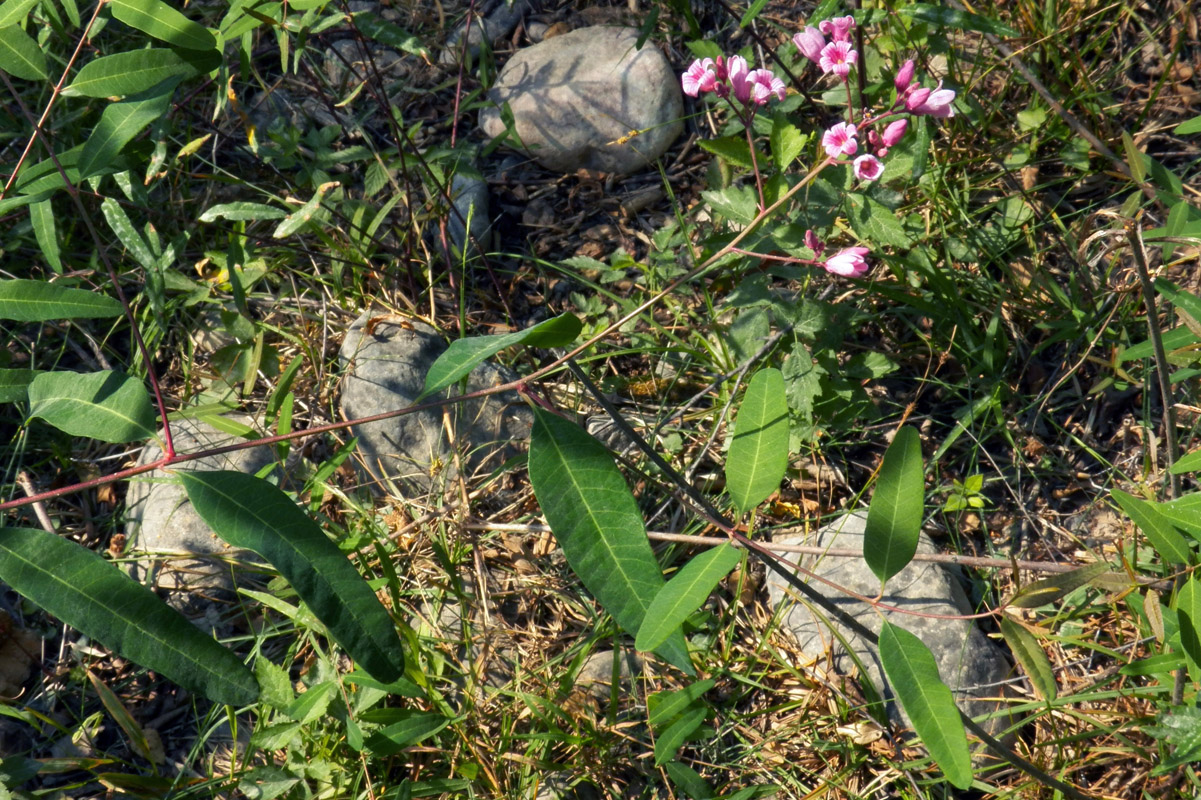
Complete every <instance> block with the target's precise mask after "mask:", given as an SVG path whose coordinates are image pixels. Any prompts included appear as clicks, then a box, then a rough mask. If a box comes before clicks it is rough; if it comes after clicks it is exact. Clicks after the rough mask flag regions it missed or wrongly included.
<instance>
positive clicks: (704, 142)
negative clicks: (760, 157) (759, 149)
mask: <svg viewBox="0 0 1201 800" xmlns="http://www.w3.org/2000/svg"><path fill="white" fill-rule="evenodd" d="M697 145H698V146H699V147H700V148H701V149H702V150H704V151H705V152H707V153H711V154H712V155H715V156H717V157H718V158H720V159H722V160H724V161H729V162H730V163H731V164H733V165H734V166H736V167H742V168H743V169H751V168H752V166H753V162H752V161H751V148H750V146H748V145H747V143H746V137H745V136H742V135H738V136H723V137H721V138H720V139H698V140H697Z"/></svg>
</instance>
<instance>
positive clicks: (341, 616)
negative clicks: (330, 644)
mask: <svg viewBox="0 0 1201 800" xmlns="http://www.w3.org/2000/svg"><path fill="white" fill-rule="evenodd" d="M179 476H180V479H181V481H182V482H183V486H184V489H185V490H186V491H187V493H188V499H189V500H191V501H192V505H193V506H194V507H195V508H196V511H197V513H199V514H200V517H201V519H203V520H204V521H205V522H206V523H207V524H208V525H209V527H211V528H212V529H213V531H214V532H215V533H216V534H217V535H218V536H220V537H221V538H222V539H224V540H225V541H227V542H229V543H230V544H232V545H233V546H234V547H242V548H245V549H247V550H252V551H254V552H255V553H258V554H259V555H260V556H262V557H263V558H265V559H266V560H267V561H268V562H270V563H271V564H272V565H273V566H274V567H275V568H276V569H278V570H279V572H280V574H281V575H283V576H284V577H285V578H287V579H288V581H289V582H290V583H291V584H292V588H294V589H295V590H296V594H298V595H299V596H300V599H301V600H303V601H304V602H305V603H307V604H308V606H309V609H310V610H311V611H312V612H313V614H314V615H315V616H316V617H317V619H319V620H321V622H322V623H324V624H325V626H326V628H328V629H329V632H330V636H332V637H333V638H334V641H336V642H337V643H338V644H340V645H341V646H342V648H343V649H344V650H345V651H346V652H347V654H348V655H350V657H351V658H353V659H354V660H355V661H357V662H358V663H359V664H360V665H361V666H362V667H363V669H365V670H366V671H367V672H368V673H370V674H371V675H372V676H374V677H376V678H378V679H379V680H381V681H385V682H387V681H394V680H396V679H397V678H399V677H400V676H401V675H402V674H403V671H404V651H403V650H402V648H401V643H400V637H399V636H398V635H397V633H396V625H395V624H394V623H393V622H392V617H391V616H389V614H388V611H387V609H385V608H384V607H383V605H382V604H381V603H380V601H379V598H377V597H376V596H375V592H373V591H371V587H369V586H368V585H367V582H366V581H365V580H364V579H363V577H362V576H361V575H360V574H359V573H358V571H357V570H356V569H355V568H354V565H353V564H351V562H350V561H349V559H347V558H346V556H345V555H344V554H343V553H342V552H341V551H340V550H339V549H338V546H337V545H336V544H334V543H333V542H332V541H331V540H330V539H329V537H328V536H326V535H325V532H324V531H322V530H321V528H320V526H318V525H317V523H316V522H314V521H313V520H312V519H310V518H309V516H308V515H307V514H305V513H304V512H303V511H302V510H301V509H300V508H298V507H297V505H296V504H295V503H294V502H292V500H290V499H289V498H288V496H287V495H286V494H284V493H283V492H282V491H280V490H279V489H277V488H276V487H275V486H272V485H271V484H270V483H268V482H267V481H264V480H262V479H260V478H256V477H254V476H253V475H246V474H243V473H241V472H229V471H217V472H180V473H179Z"/></svg>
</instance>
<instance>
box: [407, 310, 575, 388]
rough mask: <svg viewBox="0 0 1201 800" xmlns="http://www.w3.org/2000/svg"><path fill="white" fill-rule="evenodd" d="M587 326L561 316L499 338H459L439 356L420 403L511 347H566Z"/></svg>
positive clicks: (567, 316) (430, 372)
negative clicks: (481, 363) (521, 345)
mask: <svg viewBox="0 0 1201 800" xmlns="http://www.w3.org/2000/svg"><path fill="white" fill-rule="evenodd" d="M582 328H583V325H582V324H581V323H580V321H579V319H577V318H576V316H575V315H574V314H560V315H559V316H557V317H553V318H551V319H548V320H545V321H543V322H539V323H538V324H537V325H535V326H534V327H532V328H526V329H525V330H524V331H515V332H513V333H502V334H500V335H498V336H473V337H469V338H466V339H456V340H455V341H453V342H451V343H450V347H448V348H446V352H445V353H443V354H442V355H440V356H438V360H437V361H435V362H434V363H433V365H432V366H431V367H430V370H429V372H428V373H426V376H425V389H423V390H422V392H421V395H420V396H419V397H418V398H417V400H418V401H421V400H422V399H424V398H426V397H429V396H430V395H431V394H434V393H435V392H440V391H442V390H443V389H445V388H446V387H447V386H452V385H453V384H455V383H456V382H458V381H459V380H460V379H462V378H464V377H466V376H467V375H468V374H470V372H471V370H473V369H475V367H476V365H477V364H479V363H480V362H482V361H486V360H487V359H489V358H491V357H492V356H494V355H496V354H497V353H499V352H500V351H501V350H504V349H505V348H507V347H513V346H514V345H519V344H524V345H528V346H529V347H565V346H567V345H569V344H571V343H572V342H574V341H575V339H576V337H577V336H579V335H580V330H581V329H582Z"/></svg>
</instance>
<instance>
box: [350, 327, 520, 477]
mask: <svg viewBox="0 0 1201 800" xmlns="http://www.w3.org/2000/svg"><path fill="white" fill-rule="evenodd" d="M368 329H370V333H368ZM446 347H447V344H446V342H445V340H443V338H442V337H441V336H440V335H438V333H437V331H435V330H434V329H433V328H431V327H430V326H429V325H426V324H425V323H423V322H415V321H410V320H406V319H402V318H400V317H396V316H391V315H388V314H387V313H386V312H382V311H378V310H374V309H368V310H367V311H365V312H364V313H363V314H362V315H361V316H360V317H359V318H358V319H357V320H355V321H354V323H353V324H352V325H351V326H350V330H349V331H348V332H347V334H346V339H345V341H344V342H343V343H342V349H341V357H342V363H343V365H344V366H345V367H346V368H347V374H346V378H345V380H344V381H343V383H342V414H343V416H344V417H345V418H346V419H348V420H353V419H359V418H361V417H368V416H372V415H375V414H382V413H385V412H388V411H395V410H397V409H401V408H405V407H407V406H410V405H412V404H413V402H414V401H415V400H416V399H417V397H418V396H419V395H420V394H421V391H422V389H423V388H424V386H425V375H426V373H427V372H429V368H430V367H431V366H432V365H433V363H434V361H435V360H436V359H437V358H438V356H440V355H442V353H443V352H445V350H446ZM516 377H517V376H516V375H514V374H513V373H512V372H511V371H509V370H506V369H503V368H501V367H498V366H496V365H494V364H490V363H487V362H485V363H483V364H480V365H479V366H478V367H476V368H475V370H474V371H472V373H471V374H470V375H469V376H468V379H467V390H468V391H469V392H474V391H478V390H480V389H486V388H491V387H493V386H499V385H500V384H502V383H508V382H510V381H512V380H515V379H516ZM449 392H450V393H451V394H457V393H458V391H457V388H452V389H450V390H449ZM445 396H447V395H446V393H442V394H440V395H438V396H435V397H431V398H429V399H430V400H435V399H438V398H439V397H445ZM443 411H446V412H447V413H448V414H449V416H450V422H451V428H452V430H453V431H454V442H455V443H456V445H457V446H458V452H460V453H462V454H463V463H464V464H465V465H466V466H467V468H468V471H469V472H477V471H488V470H492V469H495V468H496V467H498V466H500V465H501V464H502V463H504V461H505V460H507V459H508V458H511V457H512V456H514V455H517V453H518V452H520V449H521V447H524V445H525V443H526V442H527V441H528V440H529V434H530V429H531V428H532V427H533V413H532V412H531V411H530V410H529V408H527V407H526V405H525V403H523V402H522V400H521V399H520V398H519V397H518V396H517V393H516V392H506V393H504V394H501V395H489V396H487V397H483V398H479V399H476V400H470V401H466V402H464V403H455V404H453V405H448V406H445V407H444V408H433V409H427V410H425V411H419V412H416V413H413V414H405V415H403V416H399V417H394V418H392V419H386V420H379V421H377V422H369V423H366V424H362V425H356V426H354V428H353V433H354V435H355V436H357V437H359V445H358V448H359V449H358V455H359V458H360V460H361V461H362V463H363V465H364V466H365V467H366V469H367V471H368V472H369V473H370V474H371V476H372V477H373V478H374V479H375V480H376V481H377V482H378V488H381V489H385V488H387V487H388V486H389V484H390V483H392V482H396V483H399V484H402V485H407V487H408V488H416V489H418V490H420V491H430V490H441V489H442V488H444V487H445V486H447V485H448V484H449V481H451V480H453V479H454V477H455V475H456V473H455V464H454V459H453V456H452V453H451V444H450V441H449V440H448V438H447V435H446V429H445V426H444V425H443Z"/></svg>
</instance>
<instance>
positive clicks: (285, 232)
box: [271, 181, 339, 239]
mask: <svg viewBox="0 0 1201 800" xmlns="http://www.w3.org/2000/svg"><path fill="white" fill-rule="evenodd" d="M338 185H339V184H338V183H337V181H330V182H329V183H323V184H321V185H320V186H318V187H317V191H315V192H313V196H312V197H310V198H309V199H308V202H306V203H305V204H304V205H302V206H301V207H300V208H298V209H296V210H295V211H293V212H292V213H291V214H289V215H288V216H286V217H284V219H283V220H282V221H281V222H280V223H279V225H277V226H276V227H275V232H274V233H272V234H271V235H272V236H273V237H274V238H276V239H286V238H287V237H289V236H291V235H292V234H294V233H296V231H298V230H300V229H301V228H303V227H304V226H305V225H307V224H308V223H309V220H311V219H312V218H313V215H314V214H316V213H317V212H318V210H319V209H320V208H321V199H322V198H323V197H325V193H326V192H328V191H329V190H330V189H333V188H334V187H336V186H338Z"/></svg>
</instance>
